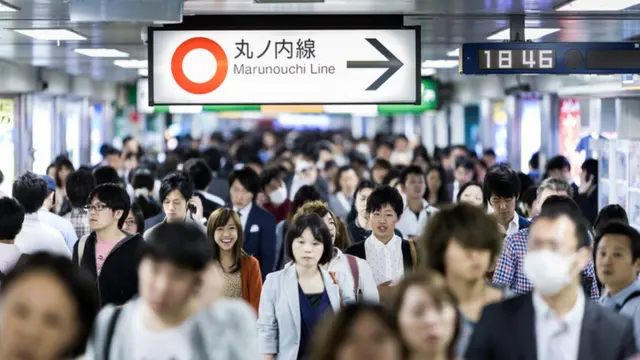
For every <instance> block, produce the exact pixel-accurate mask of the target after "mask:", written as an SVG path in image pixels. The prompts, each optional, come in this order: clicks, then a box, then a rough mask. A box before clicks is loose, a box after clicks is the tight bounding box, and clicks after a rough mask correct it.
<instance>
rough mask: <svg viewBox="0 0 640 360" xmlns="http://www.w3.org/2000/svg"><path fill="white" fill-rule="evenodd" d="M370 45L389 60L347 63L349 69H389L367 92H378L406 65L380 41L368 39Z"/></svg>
mask: <svg viewBox="0 0 640 360" xmlns="http://www.w3.org/2000/svg"><path fill="white" fill-rule="evenodd" d="M366 40H367V41H368V42H369V44H371V45H372V46H373V47H374V48H376V50H378V51H379V52H380V53H381V54H382V55H384V57H386V58H387V60H373V61H347V68H348V69H387V71H385V72H384V73H383V74H382V75H380V77H379V78H378V79H377V80H376V81H374V82H373V84H371V85H369V87H368V88H367V91H375V90H378V88H379V87H380V86H382V84H384V83H385V82H386V81H387V80H389V78H390V77H391V76H393V74H395V73H396V71H398V70H400V68H401V67H402V66H403V65H404V64H403V63H402V61H400V59H398V58H397V57H395V55H393V54H392V53H391V51H389V49H387V48H386V47H384V45H382V44H381V43H380V41H379V40H378V39H366Z"/></svg>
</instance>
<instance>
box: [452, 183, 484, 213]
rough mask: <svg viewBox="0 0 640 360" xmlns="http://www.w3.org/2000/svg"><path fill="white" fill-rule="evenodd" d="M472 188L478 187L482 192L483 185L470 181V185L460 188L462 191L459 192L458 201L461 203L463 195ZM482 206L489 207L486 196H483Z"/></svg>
mask: <svg viewBox="0 0 640 360" xmlns="http://www.w3.org/2000/svg"><path fill="white" fill-rule="evenodd" d="M472 186H477V187H479V188H480V191H482V185H480V184H478V183H477V182H475V181H469V182H468V183H466V184H464V185H462V186H460V190H458V195H457V196H456V201H457V202H460V198H461V197H462V194H464V191H465V190H467V188H469V187H472ZM482 205H484V206H485V207H486V206H487V198H486V197H485V196H484V195H483V196H482Z"/></svg>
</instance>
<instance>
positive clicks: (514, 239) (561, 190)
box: [492, 178, 600, 300]
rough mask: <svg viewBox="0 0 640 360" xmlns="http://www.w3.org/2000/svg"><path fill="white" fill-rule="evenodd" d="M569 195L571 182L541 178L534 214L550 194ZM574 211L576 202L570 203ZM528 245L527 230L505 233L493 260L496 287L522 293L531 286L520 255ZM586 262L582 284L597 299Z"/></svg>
mask: <svg viewBox="0 0 640 360" xmlns="http://www.w3.org/2000/svg"><path fill="white" fill-rule="evenodd" d="M571 195H572V190H571V185H570V184H569V183H568V182H566V181H564V180H559V179H553V178H549V179H546V180H545V181H543V182H542V183H541V184H540V186H539V187H538V189H537V197H536V200H535V201H534V206H533V212H534V214H533V215H534V216H535V215H537V214H538V213H540V211H542V209H543V208H544V207H545V206H547V205H545V204H546V201H547V199H550V198H552V197H557V196H561V197H564V198H567V199H570V198H571ZM573 204H574V205H575V207H576V210H577V211H580V210H579V208H578V205H577V204H575V203H573ZM528 244H529V229H528V228H525V229H521V230H519V231H518V232H516V233H514V234H511V235H509V236H507V238H506V239H505V241H504V247H503V250H502V253H500V257H499V258H498V261H497V263H496V270H495V272H494V274H493V281H492V282H493V283H494V284H495V285H497V286H500V287H507V288H509V289H510V290H511V291H513V292H515V293H516V294H526V293H528V292H529V291H531V290H532V289H533V284H532V283H531V281H530V279H529V278H528V276H527V275H526V274H525V271H524V265H523V263H524V257H525V255H526V254H527V246H528ZM595 279H596V275H595V270H594V268H593V262H592V261H590V262H589V263H588V264H587V266H586V267H585V269H584V271H583V286H584V287H585V291H586V292H587V293H588V294H589V297H590V298H591V299H593V300H597V299H599V298H600V292H599V290H598V284H597V281H596V280H595Z"/></svg>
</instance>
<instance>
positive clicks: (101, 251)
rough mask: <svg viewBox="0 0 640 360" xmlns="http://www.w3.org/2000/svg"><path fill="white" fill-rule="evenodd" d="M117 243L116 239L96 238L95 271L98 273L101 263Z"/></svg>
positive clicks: (102, 263)
mask: <svg viewBox="0 0 640 360" xmlns="http://www.w3.org/2000/svg"><path fill="white" fill-rule="evenodd" d="M117 244H118V241H108V240H98V241H97V242H96V271H97V273H98V275H100V271H102V265H104V261H105V260H106V259H107V255H109V253H110V252H111V250H113V248H114V247H115V246H116V245H117Z"/></svg>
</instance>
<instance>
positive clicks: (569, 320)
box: [533, 289, 585, 329]
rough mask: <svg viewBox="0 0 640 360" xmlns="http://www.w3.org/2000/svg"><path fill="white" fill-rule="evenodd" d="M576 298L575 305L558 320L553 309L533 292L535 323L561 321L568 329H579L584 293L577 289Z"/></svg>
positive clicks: (582, 313)
mask: <svg viewBox="0 0 640 360" xmlns="http://www.w3.org/2000/svg"><path fill="white" fill-rule="evenodd" d="M577 293H578V294H577V298H576V303H575V305H574V306H573V308H572V309H571V310H569V312H568V313H567V314H566V315H565V316H564V318H562V319H561V318H558V316H557V315H556V314H555V312H554V311H553V309H551V308H550V307H549V305H547V302H546V301H545V300H544V299H543V298H542V296H541V295H540V294H539V293H538V292H537V291H535V290H534V291H533V309H534V311H535V314H536V315H535V316H536V319H537V321H540V322H549V321H553V320H555V321H562V322H564V323H566V324H567V325H568V326H569V328H573V329H575V328H578V329H579V328H580V326H581V325H582V317H583V316H584V306H585V296H584V293H583V292H582V291H581V290H580V289H578V290H577Z"/></svg>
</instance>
